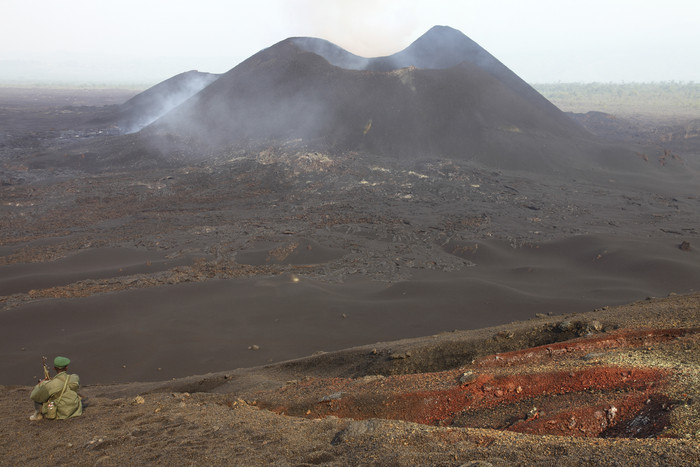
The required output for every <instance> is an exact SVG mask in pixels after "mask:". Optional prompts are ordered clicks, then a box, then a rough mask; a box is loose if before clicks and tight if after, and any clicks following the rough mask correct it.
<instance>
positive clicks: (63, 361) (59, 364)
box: [53, 357, 70, 368]
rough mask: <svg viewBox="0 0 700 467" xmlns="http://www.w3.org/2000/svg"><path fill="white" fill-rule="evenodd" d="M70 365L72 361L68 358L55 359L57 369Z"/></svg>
mask: <svg viewBox="0 0 700 467" xmlns="http://www.w3.org/2000/svg"><path fill="white" fill-rule="evenodd" d="M69 363H70V360H69V359H67V358H66V357H56V358H54V359H53V366H55V367H56V368H65V367H67V366H68V364H69Z"/></svg>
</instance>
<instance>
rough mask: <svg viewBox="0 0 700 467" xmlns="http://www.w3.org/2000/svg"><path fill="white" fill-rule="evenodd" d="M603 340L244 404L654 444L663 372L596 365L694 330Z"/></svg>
mask: <svg viewBox="0 0 700 467" xmlns="http://www.w3.org/2000/svg"><path fill="white" fill-rule="evenodd" d="M612 334H613V335H610V336H607V335H606V336H595V337H590V338H579V339H574V340H572V341H566V342H559V343H556V344H551V345H548V346H541V347H535V348H531V349H522V350H519V351H516V352H507V353H503V354H496V355H492V356H485V357H481V358H479V359H476V360H474V361H473V362H472V364H471V365H466V366H464V367H462V368H459V369H457V370H450V371H443V372H437V373H421V374H410V375H396V376H387V377H372V376H367V377H365V378H360V379H354V378H346V379H339V378H332V379H310V380H306V381H300V382H297V383H294V384H290V385H287V386H285V387H284V388H281V389H279V390H275V391H271V392H263V393H261V394H259V395H258V396H257V397H256V399H255V401H254V403H255V404H256V405H257V406H259V407H264V408H268V409H270V410H273V411H274V412H277V413H281V414H287V415H293V416H302V417H308V418H319V417H325V416H329V415H333V416H336V417H341V418H352V419H356V420H362V419H369V418H384V419H394V420H405V421H411V422H416V423H422V424H427V425H438V426H460V427H471V428H495V429H505V430H510V431H517V432H521V433H533V434H555V435H566V436H587V437H592V436H593V437H654V436H658V435H659V434H661V433H662V432H663V431H664V430H665V429H667V428H669V426H670V423H671V422H670V415H669V412H670V406H671V398H670V397H669V395H667V394H666V393H665V392H664V388H665V386H666V385H667V384H668V382H669V380H670V378H672V376H673V371H671V370H669V369H664V368H647V367H643V366H640V367H635V366H611V365H605V364H600V363H598V361H601V360H603V361H604V360H605V357H606V353H605V352H610V351H613V350H614V351H615V352H618V353H619V352H622V351H626V350H629V349H633V348H639V347H641V346H650V345H654V344H659V343H663V342H666V341H669V340H672V339H681V340H689V341H695V342H697V340H698V329H670V330H617V331H615V332H614V333H612ZM592 351H595V352H597V353H596V354H594V356H592V357H591V358H590V359H589V358H584V359H585V360H592V359H594V358H595V359H596V361H597V362H596V364H595V366H592V367H586V365H581V364H580V363H579V362H580V360H581V357H582V354H581V353H582V352H589V355H593V354H590V352H592ZM538 357H540V358H538ZM400 358H410V355H402V356H400ZM492 362H496V363H497V365H493V364H491V363H492ZM581 366H583V367H581ZM562 367H566V368H564V369H562Z"/></svg>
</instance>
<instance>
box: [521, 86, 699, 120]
mask: <svg viewBox="0 0 700 467" xmlns="http://www.w3.org/2000/svg"><path fill="white" fill-rule="evenodd" d="M532 86H533V87H534V88H535V89H537V91H539V92H540V93H541V94H542V95H543V96H544V97H546V98H547V99H549V100H550V101H551V102H552V103H553V104H554V105H556V106H557V107H559V108H560V109H562V110H564V111H565V112H588V111H590V110H597V111H600V112H606V113H611V114H618V115H630V114H655V115H667V116H679V117H680V116H682V117H696V118H700V83H695V82H693V81H690V82H678V81H664V82H657V83H554V84H550V83H547V84H533V85H532Z"/></svg>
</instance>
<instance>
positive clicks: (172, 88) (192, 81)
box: [117, 70, 221, 134]
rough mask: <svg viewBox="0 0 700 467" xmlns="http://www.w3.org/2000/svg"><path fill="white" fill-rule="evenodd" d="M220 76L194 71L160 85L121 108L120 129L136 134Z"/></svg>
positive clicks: (130, 100) (119, 112) (119, 113)
mask: <svg viewBox="0 0 700 467" xmlns="http://www.w3.org/2000/svg"><path fill="white" fill-rule="evenodd" d="M220 76H221V75H218V74H213V73H203V72H199V71H196V70H192V71H187V72H184V73H180V74H179V75H175V76H173V77H172V78H169V79H167V80H165V81H163V82H161V83H159V84H156V85H155V86H153V87H151V88H149V89H147V90H146V91H144V92H142V93H140V94H138V95H136V96H134V97H133V98H131V99H129V100H128V101H126V102H125V103H124V104H122V105H121V106H120V108H119V111H118V117H117V126H118V127H119V128H121V130H122V131H121V132H122V133H123V134H130V133H136V132H138V131H140V130H141V129H143V128H144V127H146V126H148V125H150V124H151V123H153V122H154V121H156V120H158V119H159V118H160V117H162V116H163V115H165V114H167V113H168V112H170V111H171V110H173V109H174V108H176V107H177V106H179V105H181V104H182V103H183V102H185V101H187V100H188V99H189V98H191V97H192V96H194V95H195V94H197V93H198V92H200V91H201V90H202V89H204V88H206V87H207V86H209V85H210V84H211V83H213V82H214V81H216V80H217V79H218V78H219V77H220Z"/></svg>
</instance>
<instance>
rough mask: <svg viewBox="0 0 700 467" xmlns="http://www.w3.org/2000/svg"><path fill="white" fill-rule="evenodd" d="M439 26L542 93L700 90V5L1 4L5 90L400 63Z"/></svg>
mask: <svg viewBox="0 0 700 467" xmlns="http://www.w3.org/2000/svg"><path fill="white" fill-rule="evenodd" d="M436 24H440V25H447V26H452V27H454V28H456V29H459V30H460V31H462V32H463V33H464V34H466V35H467V36H469V37H471V38H472V39H473V40H474V41H476V42H477V43H479V44H480V45H481V46H482V47H484V48H485V49H486V50H488V51H489V52H490V53H491V54H493V55H494V56H495V57H496V58H498V59H499V60H501V61H502V62H503V63H504V64H505V65H506V66H508V67H509V68H511V69H512V70H513V71H514V72H515V73H517V74H518V75H520V76H521V77H522V78H523V79H525V80H526V81H528V82H531V83H544V82H557V81H561V82H571V81H582V82H590V81H603V82H608V81H628V82H629V81H669V80H676V81H691V80H692V81H700V0H585V1H584V0H461V1H460V0H442V1H441V0H413V1H412V0H246V1H239V0H228V1H226V0H192V1H188V0H0V82H19V81H26V82H47V81H53V82H61V81H62V82H71V81H73V82H102V83H145V84H155V83H156V82H159V81H162V80H164V79H167V78H169V77H170V76H173V75H175V74H177V73H180V72H183V71H187V70H192V69H198V70H200V71H209V72H213V73H222V72H225V71H227V70H229V69H231V68H233V67H234V66H235V65H237V64H238V63H240V62H241V61H242V60H244V59H246V58H248V57H249V56H250V55H252V54H254V53H256V52H258V51H259V50H261V49H263V48H265V47H268V46H270V45H273V44H274V43H276V42H278V41H280V40H282V39H285V38H287V37H290V36H315V37H322V38H324V39H328V40H330V41H331V42H334V43H336V44H338V45H340V46H342V47H344V48H346V49H347V50H349V51H351V52H353V53H356V54H358V55H362V56H379V55H388V54H392V53H394V52H398V51H399V50H401V49H403V48H404V47H406V46H408V45H409V44H410V43H411V42H412V41H414V40H415V39H417V38H418V37H419V36H420V35H421V34H423V33H424V32H425V31H427V30H428V29H430V27H432V26H434V25H436Z"/></svg>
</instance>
